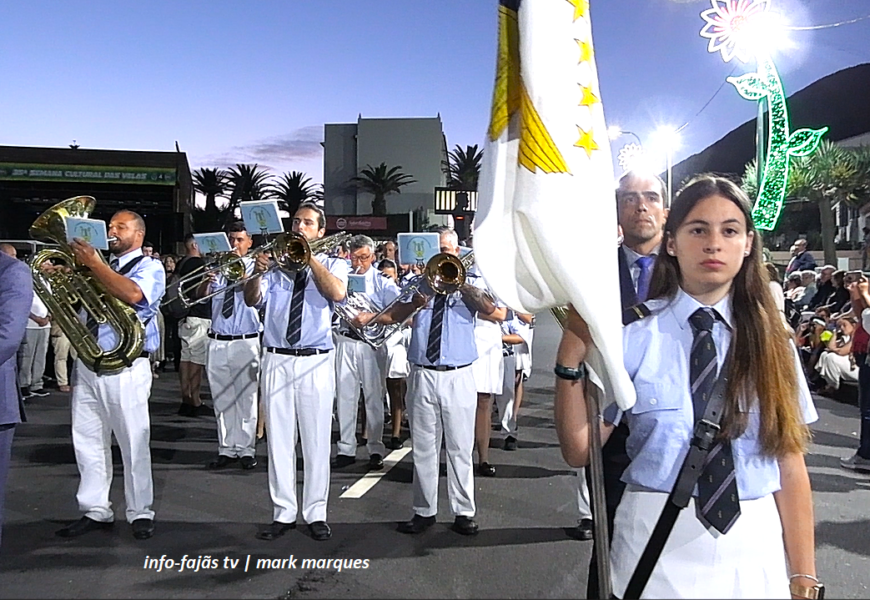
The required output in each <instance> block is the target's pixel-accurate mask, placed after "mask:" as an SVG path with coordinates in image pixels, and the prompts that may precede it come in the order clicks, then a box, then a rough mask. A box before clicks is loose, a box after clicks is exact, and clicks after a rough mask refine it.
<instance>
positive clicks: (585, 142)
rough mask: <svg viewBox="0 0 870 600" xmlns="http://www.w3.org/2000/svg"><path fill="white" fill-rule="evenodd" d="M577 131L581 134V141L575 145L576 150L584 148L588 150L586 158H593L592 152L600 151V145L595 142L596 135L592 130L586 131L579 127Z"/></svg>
mask: <svg viewBox="0 0 870 600" xmlns="http://www.w3.org/2000/svg"><path fill="white" fill-rule="evenodd" d="M577 131H578V132H580V139H579V140H577V142H576V143H575V144H574V147H576V148H583V149H584V150H586V156H588V157H589V158H592V152H593V151H594V150H598V143H597V142H596V141H595V135H594V133H593V132H592V130H591V129H590V130H589V131H586V130H585V129H583V128H582V127H580V126H579V125H578V126H577Z"/></svg>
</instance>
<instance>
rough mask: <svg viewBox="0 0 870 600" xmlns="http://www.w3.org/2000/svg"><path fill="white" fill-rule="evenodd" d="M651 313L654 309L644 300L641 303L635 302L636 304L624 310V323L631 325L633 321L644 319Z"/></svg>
mask: <svg viewBox="0 0 870 600" xmlns="http://www.w3.org/2000/svg"><path fill="white" fill-rule="evenodd" d="M651 314H652V311H651V310H650V309H649V307H648V306H647V305H646V304H644V303H642V302H641V303H640V304H635V305H634V306H629V307H628V308H626V309H625V310H624V311H622V324H623V325H630V324H631V323H634V322H635V321H640V320H641V319H644V318H646V317H648V316H650V315H651Z"/></svg>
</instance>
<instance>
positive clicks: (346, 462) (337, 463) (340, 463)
mask: <svg viewBox="0 0 870 600" xmlns="http://www.w3.org/2000/svg"><path fill="white" fill-rule="evenodd" d="M355 462H356V457H354V456H347V455H346V454H337V455H336V457H335V458H334V459H332V465H330V466H331V467H332V468H333V469H343V468H344V467H348V466H350V465H352V464H353V463H355Z"/></svg>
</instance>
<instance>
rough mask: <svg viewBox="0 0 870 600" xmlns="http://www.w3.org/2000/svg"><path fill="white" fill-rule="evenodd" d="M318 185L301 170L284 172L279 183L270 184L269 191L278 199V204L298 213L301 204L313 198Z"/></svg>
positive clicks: (291, 212) (290, 211) (270, 194)
mask: <svg viewBox="0 0 870 600" xmlns="http://www.w3.org/2000/svg"><path fill="white" fill-rule="evenodd" d="M315 191H316V186H315V185H314V184H313V183H312V182H311V178H310V177H308V176H307V175H305V173H303V172H301V171H292V172H290V173H284V175H282V176H281V177H280V178H279V179H278V181H277V183H272V184H269V186H268V189H267V193H268V194H269V196H270V197H272V198H277V199H278V206H280V207H281V208H282V209H284V210H286V211H287V212H289V213H290V215H291V216H292V215H294V214H296V210H297V209H298V208H299V205H300V204H302V203H303V202H305V201H306V200H313V199H314V195H315Z"/></svg>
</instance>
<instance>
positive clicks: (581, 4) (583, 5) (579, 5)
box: [568, 0, 589, 21]
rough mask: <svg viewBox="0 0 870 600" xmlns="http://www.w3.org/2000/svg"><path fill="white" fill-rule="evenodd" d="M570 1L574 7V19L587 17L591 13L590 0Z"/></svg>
mask: <svg viewBox="0 0 870 600" xmlns="http://www.w3.org/2000/svg"><path fill="white" fill-rule="evenodd" d="M568 3H569V4H570V5H571V6H573V7H574V20H575V21H576V20H577V19H579V18H581V17H582V18H584V19H585V18H586V15H587V14H589V0H568Z"/></svg>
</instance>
